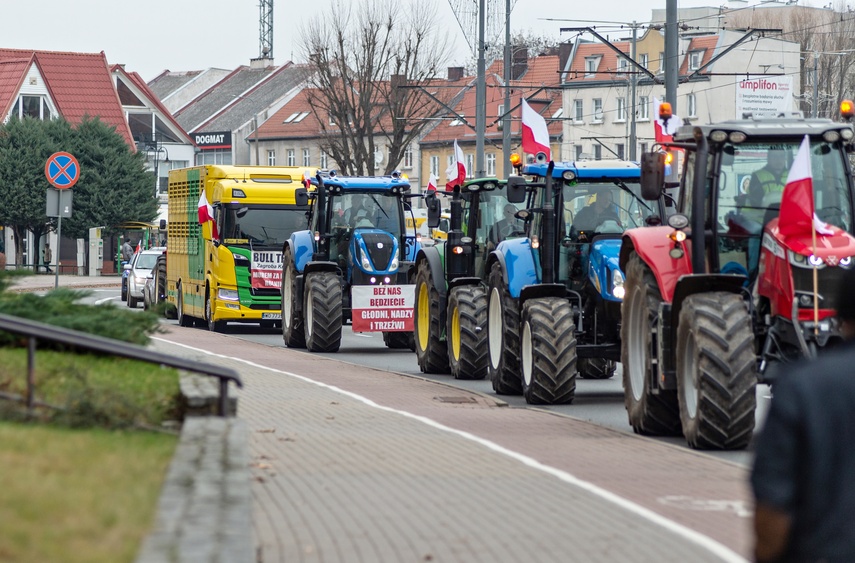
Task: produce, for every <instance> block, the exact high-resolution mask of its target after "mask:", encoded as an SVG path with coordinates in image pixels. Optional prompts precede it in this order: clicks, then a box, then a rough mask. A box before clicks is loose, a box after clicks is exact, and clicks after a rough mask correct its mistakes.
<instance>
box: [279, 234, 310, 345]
mask: <svg viewBox="0 0 855 563" xmlns="http://www.w3.org/2000/svg"><path fill="white" fill-rule="evenodd" d="M297 289H298V288H297V264H295V263H294V257H293V255H292V254H291V249H290V248H286V249H285V252H283V253H282V291H281V293H282V339H283V340H284V341H285V346H287V347H289V348H305V347H306V335H305V334H304V332H303V314H302V312H300V311H299V309H298V308H297V304H298V301H297V295H299V292H298V291H297Z"/></svg>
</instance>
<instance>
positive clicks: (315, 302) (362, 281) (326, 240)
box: [282, 171, 419, 352]
mask: <svg viewBox="0 0 855 563" xmlns="http://www.w3.org/2000/svg"><path fill="white" fill-rule="evenodd" d="M308 182H310V183H311V184H312V185H314V190H312V191H310V194H309V197H310V199H312V200H313V202H312V209H311V211H310V212H309V228H308V230H305V231H299V232H295V233H294V234H292V235H291V237H290V239H289V240H288V242H287V243H286V244H285V246H284V248H283V254H282V336H283V339H284V341H285V345H286V346H288V347H291V348H308V350H309V351H311V352H336V351H338V349H339V347H340V345H341V331H342V325H343V324H345V323H348V322H351V323H352V324H353V330H354V331H357V332H362V331H365V332H382V333H383V340H384V342H385V343H386V345H387V346H388V347H390V348H410V349H412V348H413V333H412V299H413V297H412V294H413V291H412V286H407V285H406V284H407V271H408V270H409V267H410V266H411V265H412V262H413V258H414V257H415V255H416V252H417V251H418V247H419V242H418V240H417V235H416V234H415V233H413V234H408V233H407V230H406V223H405V214H406V212H407V211H410V214H411V215H412V212H411V210H410V203H409V198H410V197H412V196H411V194H410V193H409V191H410V184H409V182H408V181H407V179H406V178H405V177H403V176H401V175H400V174H398V173H393V174H392V175H390V176H373V177H362V176H359V177H345V176H338V175H336V174H335V172H333V171H331V172H329V173H327V174H320V173H319V174H317V175H316V176H315V178H312V179H311V180H308ZM375 296H376V297H375ZM375 303H376V304H377V307H376V308H375V307H373V305H374V304H375ZM389 304H393V305H394V306H396V308H394V309H389V308H388V307H387V305H389ZM354 309H358V310H359V311H360V315H358V316H357V318H354V315H353V311H354ZM368 309H374V310H368Z"/></svg>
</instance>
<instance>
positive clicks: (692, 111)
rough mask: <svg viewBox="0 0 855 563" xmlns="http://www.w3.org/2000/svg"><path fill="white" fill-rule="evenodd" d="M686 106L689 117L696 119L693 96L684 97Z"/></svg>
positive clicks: (696, 107)
mask: <svg viewBox="0 0 855 563" xmlns="http://www.w3.org/2000/svg"><path fill="white" fill-rule="evenodd" d="M686 106H687V107H688V110H689V117H697V116H698V106H697V104H696V103H695V95H694V94H689V95H688V96H686Z"/></svg>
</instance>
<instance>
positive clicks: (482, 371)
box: [445, 285, 489, 379]
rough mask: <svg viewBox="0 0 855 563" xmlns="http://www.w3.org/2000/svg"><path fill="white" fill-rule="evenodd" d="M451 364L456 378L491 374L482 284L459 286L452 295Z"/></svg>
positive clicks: (449, 338)
mask: <svg viewBox="0 0 855 563" xmlns="http://www.w3.org/2000/svg"><path fill="white" fill-rule="evenodd" d="M447 316H448V321H447V328H446V331H445V334H446V335H447V336H446V342H448V363H449V366H450V367H451V375H452V376H454V378H455V379H484V378H485V377H487V363H488V362H489V359H488V358H487V292H486V291H485V290H484V288H483V287H481V286H480V285H467V286H462V287H455V288H454V289H452V290H451V293H450V294H449V296H448V314H447Z"/></svg>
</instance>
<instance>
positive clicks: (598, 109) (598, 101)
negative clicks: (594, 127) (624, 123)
mask: <svg viewBox="0 0 855 563" xmlns="http://www.w3.org/2000/svg"><path fill="white" fill-rule="evenodd" d="M593 102H594V104H593V110H594V111H593V113H594V123H602V122H603V99H602V98H594V100H593Z"/></svg>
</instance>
